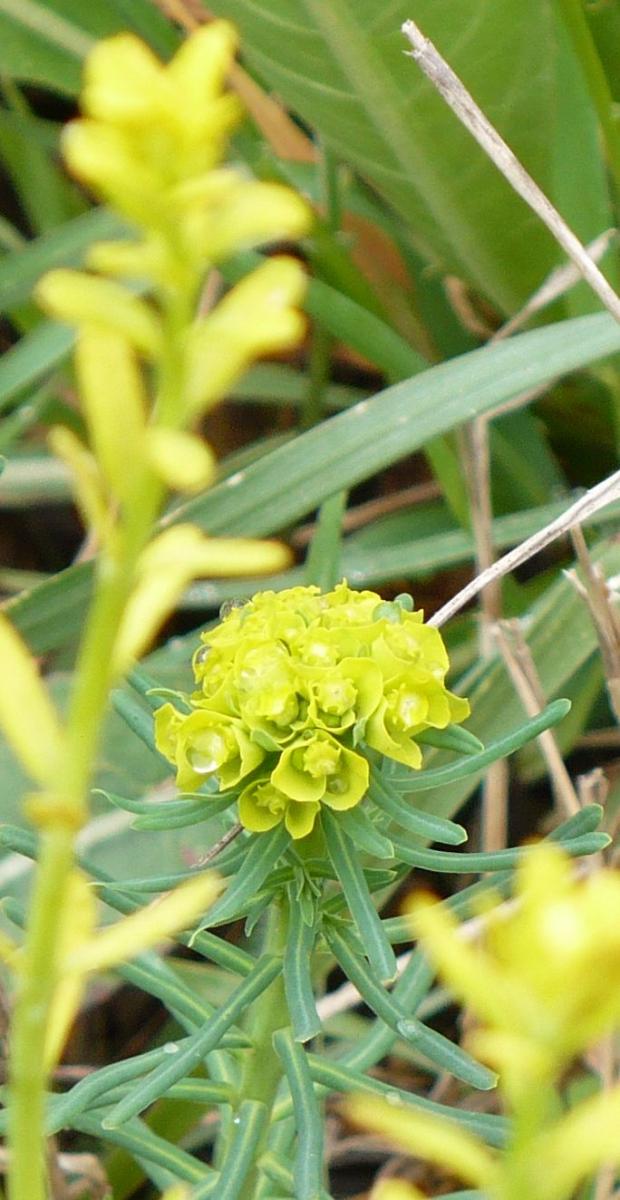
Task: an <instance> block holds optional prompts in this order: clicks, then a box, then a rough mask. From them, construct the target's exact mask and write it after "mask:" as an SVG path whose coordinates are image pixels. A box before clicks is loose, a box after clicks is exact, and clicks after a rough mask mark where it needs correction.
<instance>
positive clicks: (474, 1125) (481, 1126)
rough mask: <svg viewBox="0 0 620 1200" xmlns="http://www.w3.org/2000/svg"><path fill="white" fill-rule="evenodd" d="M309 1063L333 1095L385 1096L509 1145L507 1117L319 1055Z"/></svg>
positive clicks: (494, 1143)
mask: <svg viewBox="0 0 620 1200" xmlns="http://www.w3.org/2000/svg"><path fill="white" fill-rule="evenodd" d="M308 1062H309V1065H310V1072H311V1075H312V1078H313V1079H314V1080H316V1082H317V1083H321V1084H323V1086H324V1087H326V1088H327V1089H328V1090H329V1091H330V1092H365V1093H370V1094H371V1095H373V1094H374V1095H377V1096H384V1097H385V1098H386V1099H388V1100H389V1101H391V1103H393V1104H394V1106H395V1107H400V1106H401V1105H404V1106H405V1107H411V1108H412V1109H413V1110H414V1111H415V1110H417V1111H422V1112H428V1113H433V1115H436V1116H441V1117H445V1118H446V1119H447V1120H449V1121H454V1122H455V1123H456V1124H457V1125H460V1126H462V1127H463V1128H464V1129H467V1130H469V1131H470V1132H471V1133H473V1134H474V1135H475V1136H477V1137H481V1138H482V1139H483V1141H485V1142H487V1144H488V1145H489V1146H497V1147H502V1146H504V1145H505V1143H506V1135H507V1133H508V1128H509V1126H508V1122H507V1121H506V1118H505V1117H498V1116H495V1115H494V1114H492V1113H477V1112H469V1111H468V1110H467V1109H466V1108H454V1107H451V1106H450V1105H448V1104H437V1103H436V1101H434V1100H427V1099H426V1097H424V1096H418V1095H416V1093H415V1092H406V1091H405V1090H404V1088H397V1087H392V1086H391V1085H390V1084H387V1083H382V1082H381V1081H380V1080H379V1079H375V1078H373V1077H372V1076H370V1075H363V1074H362V1072H361V1071H355V1070H353V1069H352V1068H351V1067H343V1066H341V1065H340V1064H339V1063H332V1062H328V1061H327V1060H326V1059H325V1058H319V1056H318V1055H316V1054H309V1055H308ZM278 1115H280V1113H278ZM282 1115H283V1114H282Z"/></svg>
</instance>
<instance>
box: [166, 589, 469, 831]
mask: <svg viewBox="0 0 620 1200" xmlns="http://www.w3.org/2000/svg"><path fill="white" fill-rule="evenodd" d="M202 643H203V644H202V646H201V647H200V649H199V650H198V651H197V653H196V655H195V656H194V674H195V679H196V683H197V685H198V686H197V690H196V691H195V692H194V693H193V694H192V695H191V696H189V697H187V699H188V702H189V704H190V706H191V709H192V711H191V713H189V714H186V713H181V712H179V711H178V710H177V709H176V708H175V707H174V706H173V705H172V704H164V705H163V706H162V708H160V709H159V710H158V712H157V713H156V718H155V724H156V737H157V745H158V747H159V749H160V750H161V752H162V753H163V754H165V755H166V757H167V758H168V759H169V760H170V761H171V762H172V763H174V765H175V767H176V770H177V783H178V785H179V787H180V788H182V789H184V790H188V791H189V790H195V789H196V788H198V787H200V785H201V784H203V783H204V782H205V780H206V779H208V778H209V777H212V778H213V777H214V778H215V779H216V780H217V782H218V784H219V786H220V788H227V787H236V786H237V785H241V789H242V790H241V792H240V796H239V817H240V820H241V823H242V824H243V825H244V826H245V828H246V829H249V830H251V831H252V832H255V833H261V832H264V831H265V830H268V829H272V828H273V827H274V826H275V825H277V824H278V823H279V822H280V821H284V823H285V825H286V828H287V829H288V831H289V833H290V834H291V836H292V837H294V838H299V837H304V836H305V835H306V834H308V833H310V831H311V830H312V828H313V825H314V822H315V819H316V816H317V813H318V812H319V810H320V808H321V805H327V806H328V807H329V808H331V809H335V810H343V809H347V808H352V807H353V806H354V805H355V804H358V803H359V802H360V800H362V798H363V796H364V794H365V792H366V789H367V787H368V776H369V766H368V759H367V757H366V750H367V748H368V749H370V750H372V751H378V752H379V753H381V754H384V755H385V756H386V757H387V758H391V759H395V760H396V761H397V762H400V763H404V764H406V765H407V766H409V767H413V768H418V767H420V766H421V765H422V752H421V749H420V746H419V745H418V742H417V740H416V738H417V736H418V735H419V734H420V733H422V732H423V731H424V730H425V729H429V728H436V729H444V728H445V727H446V726H447V725H450V724H452V723H454V722H458V721H463V720H464V719H465V718H466V717H467V716H468V714H469V704H468V703H467V701H466V700H463V699H461V698H460V697H458V696H454V695H453V694H452V693H451V692H449V691H448V690H447V688H446V686H445V682H444V679H445V675H446V672H447V669H448V656H447V653H446V648H445V646H444V643H443V640H442V637H441V634H440V633H439V631H438V630H437V629H434V628H432V627H430V626H428V625H425V624H424V620H423V614H422V613H421V612H412V611H410V600H409V598H408V597H398V598H397V599H396V600H395V601H394V602H392V603H386V602H384V601H382V599H381V597H380V596H378V595H377V594H376V593H375V592H370V591H361V592H356V591H354V590H352V589H351V588H349V587H348V585H347V583H346V582H343V583H340V584H338V586H337V587H336V588H334V590H333V591H332V592H328V593H326V594H322V593H321V590H320V589H319V588H318V587H296V588H289V589H287V590H286V591H282V592H261V593H258V595H256V596H254V597H253V599H252V600H250V601H248V602H247V604H243V605H242V606H240V607H236V608H233V609H232V610H231V611H230V612H229V613H228V614H227V615H226V616H225V617H224V619H223V620H222V622H221V623H220V624H219V625H218V626H216V628H215V629H212V630H209V631H208V632H206V633H204V634H203V635H202ZM242 781H245V782H244V783H242Z"/></svg>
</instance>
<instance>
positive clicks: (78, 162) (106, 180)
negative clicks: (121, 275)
mask: <svg viewBox="0 0 620 1200" xmlns="http://www.w3.org/2000/svg"><path fill="white" fill-rule="evenodd" d="M61 146H62V153H63V158H64V160H65V162H66V164H67V166H68V168H69V170H70V171H71V172H72V174H73V175H75V176H76V178H77V179H80V180H81V181H82V182H83V183H86V184H88V186H89V187H92V188H93V190H94V191H96V193H97V195H98V196H99V197H100V198H101V199H104V200H109V201H111V202H112V203H113V204H114V205H115V206H116V207H117V208H118V209H119V211H120V212H122V213H124V214H125V215H126V216H128V217H131V218H132V219H133V220H135V221H136V223H137V224H138V225H141V226H144V225H148V226H151V225H153V224H154V223H157V222H158V221H161V220H163V219H164V218H165V216H166V212H167V206H166V196H165V194H164V193H163V192H162V179H161V172H160V171H158V170H157V169H156V166H155V164H151V163H150V162H146V161H144V160H143V159H141V158H140V157H139V156H138V155H137V153H136V149H135V147H134V146H133V145H132V144H131V140H129V139H128V138H127V137H126V136H125V135H124V134H123V133H122V131H121V130H120V129H115V128H114V127H113V126H110V125H102V124H101V123H100V122H98V121H88V120H84V121H70V122H69V124H68V125H66V126H65V128H64V130H63V133H62V138H61Z"/></svg>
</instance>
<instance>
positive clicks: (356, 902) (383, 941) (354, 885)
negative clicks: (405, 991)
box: [321, 807, 396, 983]
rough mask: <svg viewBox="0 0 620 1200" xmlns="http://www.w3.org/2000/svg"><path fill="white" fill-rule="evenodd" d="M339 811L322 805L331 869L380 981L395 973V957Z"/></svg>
mask: <svg viewBox="0 0 620 1200" xmlns="http://www.w3.org/2000/svg"><path fill="white" fill-rule="evenodd" d="M339 816H340V814H339V813H331V812H330V811H329V809H326V808H325V807H324V808H323V811H322V813H321V822H322V825H323V831H324V833H325V840H326V842H327V848H328V850H329V853H330V857H331V860H332V862H333V864H334V869H335V871H336V874H337V876H338V878H339V880H340V883H341V885H342V890H343V893H344V897H345V899H346V902H347V904H348V906H349V910H350V913H351V916H352V917H353V920H354V921H355V924H356V925H357V928H358V931H359V935H360V937H361V939H362V941H363V944H364V949H365V952H366V954H367V955H368V960H369V962H370V964H371V966H372V969H373V971H374V972H375V973H376V975H377V977H378V978H379V979H380V980H381V982H382V983H384V982H385V983H388V982H389V981H390V980H392V979H394V976H395V975H396V959H395V957H394V951H393V950H392V947H391V946H390V943H389V942H388V940H387V938H386V936H385V933H384V931H383V926H382V924H381V920H380V918H379V914H378V913H377V910H376V908H375V906H374V904H373V902H372V898H371V895H370V892H369V891H368V885H367V883H366V880H365V879H364V873H363V871H362V868H361V866H360V864H359V861H358V857H357V852H356V850H355V847H354V846H353V844H352V843H351V841H350V840H349V838H348V837H347V835H346V833H345V832H344V830H343V829H342V827H341V825H340V824H339V820H338V818H339Z"/></svg>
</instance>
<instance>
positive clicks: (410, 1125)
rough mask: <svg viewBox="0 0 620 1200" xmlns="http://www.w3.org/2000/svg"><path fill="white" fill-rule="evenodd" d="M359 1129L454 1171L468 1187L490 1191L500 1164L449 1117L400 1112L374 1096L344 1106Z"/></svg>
mask: <svg viewBox="0 0 620 1200" xmlns="http://www.w3.org/2000/svg"><path fill="white" fill-rule="evenodd" d="M342 1108H343V1110H344V1113H345V1116H346V1117H347V1118H348V1119H349V1120H350V1121H352V1122H353V1123H354V1124H355V1125H361V1126H362V1127H363V1128H365V1129H371V1130H372V1131H373V1132H374V1133H379V1134H381V1136H383V1137H386V1138H387V1139H388V1140H389V1141H390V1142H392V1143H393V1144H394V1145H395V1146H397V1147H398V1148H399V1149H400V1150H406V1151H408V1152H409V1153H410V1154H414V1155H416V1157H418V1156H419V1157H420V1158H423V1159H426V1160H427V1161H428V1162H433V1163H437V1164H438V1166H441V1167H445V1168H447V1169H448V1170H449V1171H453V1172H454V1174H455V1175H458V1177H459V1179H462V1180H463V1181H464V1182H465V1183H469V1184H471V1185H472V1186H473V1187H477V1188H487V1187H489V1185H490V1184H491V1183H492V1181H493V1179H494V1178H495V1175H496V1164H495V1160H494V1158H493V1157H492V1156H491V1154H490V1153H489V1151H488V1150H487V1148H486V1146H484V1144H483V1143H482V1142H481V1141H479V1140H478V1138H475V1137H473V1136H472V1135H471V1134H470V1133H465V1131H464V1130H462V1129H459V1127H458V1125H455V1124H454V1123H453V1122H452V1121H449V1120H447V1119H446V1118H445V1117H440V1116H435V1115H431V1114H430V1113H423V1112H416V1111H415V1110H414V1109H412V1108H408V1109H406V1110H405V1109H404V1107H403V1108H397V1107H396V1106H395V1105H393V1104H388V1103H387V1102H386V1101H384V1100H380V1099H379V1098H378V1097H375V1096H373V1097H372V1098H371V1097H370V1096H353V1097H351V1098H350V1099H347V1100H345V1102H344V1104H343V1106H342Z"/></svg>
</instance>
